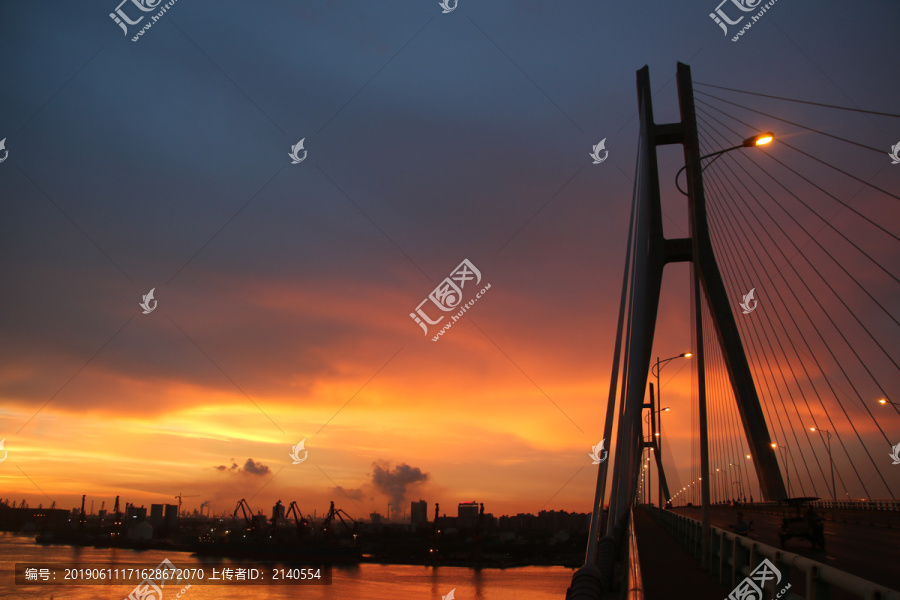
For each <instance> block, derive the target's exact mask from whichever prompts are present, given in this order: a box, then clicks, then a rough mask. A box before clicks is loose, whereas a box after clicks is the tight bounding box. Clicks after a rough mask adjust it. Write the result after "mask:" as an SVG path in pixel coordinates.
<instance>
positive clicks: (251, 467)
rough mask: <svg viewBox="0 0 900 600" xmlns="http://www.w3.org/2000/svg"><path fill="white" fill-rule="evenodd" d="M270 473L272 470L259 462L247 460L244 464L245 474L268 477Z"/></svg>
mask: <svg viewBox="0 0 900 600" xmlns="http://www.w3.org/2000/svg"><path fill="white" fill-rule="evenodd" d="M271 471H272V469H270V468H269V467H267V466H266V465H264V464H262V463H260V462H256V461H255V460H253V459H252V458H248V459H247V462H245V463H244V472H245V473H252V474H254V475H268V474H269V473H270V472H271Z"/></svg>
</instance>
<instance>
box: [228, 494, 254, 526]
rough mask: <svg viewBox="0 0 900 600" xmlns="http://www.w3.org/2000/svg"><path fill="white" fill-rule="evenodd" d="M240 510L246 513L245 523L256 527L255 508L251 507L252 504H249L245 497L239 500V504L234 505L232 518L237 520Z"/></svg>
mask: <svg viewBox="0 0 900 600" xmlns="http://www.w3.org/2000/svg"><path fill="white" fill-rule="evenodd" d="M239 510H240V511H242V512H243V514H244V525H245V526H246V527H250V528H252V527H254V522H253V510H251V509H250V505H249V504H247V501H246V500H244V499H243V498H241V499H240V500H238V503H237V506H235V507H234V514H233V515H231V518H232V519H235V520H237V514H238V511H239Z"/></svg>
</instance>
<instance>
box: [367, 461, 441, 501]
mask: <svg viewBox="0 0 900 600" xmlns="http://www.w3.org/2000/svg"><path fill="white" fill-rule="evenodd" d="M372 468H373V469H374V470H373V472H372V484H373V485H374V486H375V487H376V488H377V489H378V491H380V492H382V493H383V494H385V495H387V496H389V497H390V499H391V504H392V505H393V506H401V505H402V504H403V501H404V500H405V499H406V491H407V488H408V487H410V486H413V485H415V484H417V483H422V482H425V481H428V473H423V472H422V470H421V469H419V467H411V466H409V465H408V464H406V463H401V464H399V465H397V466H396V467H394V468H393V470H392V469H391V466H390V464H388V463H386V462H380V463H379V462H374V463H372Z"/></svg>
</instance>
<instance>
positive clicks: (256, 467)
mask: <svg viewBox="0 0 900 600" xmlns="http://www.w3.org/2000/svg"><path fill="white" fill-rule="evenodd" d="M213 469H215V470H217V471H228V472H231V473H250V474H251V475H267V474H269V473H271V472H272V469H270V468H269V467H267V466H266V465H264V464H262V463H261V462H256V461H255V460H253V459H252V458H248V459H247V462H245V463H244V468H243V469H242V468H241V467H239V466H238V464H237V463H236V462H234V459H233V458H232V459H231V466H230V467H226V466H225V465H218V466H216V467H213Z"/></svg>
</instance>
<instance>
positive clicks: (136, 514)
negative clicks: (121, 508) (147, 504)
mask: <svg viewBox="0 0 900 600" xmlns="http://www.w3.org/2000/svg"><path fill="white" fill-rule="evenodd" d="M146 519H147V509H146V508H144V507H143V506H141V507H140V508H138V507H137V506H135V505H134V504H126V505H125V520H126V521H145V520H146Z"/></svg>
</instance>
